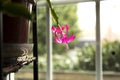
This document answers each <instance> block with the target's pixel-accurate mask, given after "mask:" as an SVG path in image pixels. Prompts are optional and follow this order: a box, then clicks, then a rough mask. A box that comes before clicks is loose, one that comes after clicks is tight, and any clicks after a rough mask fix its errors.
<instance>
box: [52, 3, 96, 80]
mask: <svg viewBox="0 0 120 80" xmlns="http://www.w3.org/2000/svg"><path fill="white" fill-rule="evenodd" d="M55 9H56V12H57V14H58V16H59V19H60V20H59V21H60V25H66V24H68V25H69V31H68V33H69V35H68V36H70V35H71V34H74V35H75V36H76V39H75V40H74V41H73V42H71V43H69V50H68V49H66V46H65V45H64V44H57V43H55V41H54V42H53V70H54V75H53V76H54V79H55V80H74V79H75V80H95V3H94V2H86V3H79V4H71V5H59V6H55ZM53 23H54V21H53ZM53 25H54V24H53ZM53 40H54V39H53Z"/></svg>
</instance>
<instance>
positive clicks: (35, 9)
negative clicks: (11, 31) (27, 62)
mask: <svg viewBox="0 0 120 80" xmlns="http://www.w3.org/2000/svg"><path fill="white" fill-rule="evenodd" d="M33 12H34V14H35V16H34V21H33V25H32V27H33V43H34V47H33V56H34V57H36V60H35V61H34V62H33V64H34V80H38V41H37V5H35V6H33Z"/></svg>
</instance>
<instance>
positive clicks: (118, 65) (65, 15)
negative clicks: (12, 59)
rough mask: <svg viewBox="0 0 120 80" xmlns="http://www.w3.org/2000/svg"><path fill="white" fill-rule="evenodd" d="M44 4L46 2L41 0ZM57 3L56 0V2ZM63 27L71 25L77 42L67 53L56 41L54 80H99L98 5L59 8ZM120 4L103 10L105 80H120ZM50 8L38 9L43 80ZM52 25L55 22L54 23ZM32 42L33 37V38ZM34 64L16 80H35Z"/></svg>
mask: <svg viewBox="0 0 120 80" xmlns="http://www.w3.org/2000/svg"><path fill="white" fill-rule="evenodd" d="M39 1H44V0H39ZM54 1H56V0H54ZM54 9H55V11H56V13H57V14H58V16H59V21H60V22H59V23H60V25H65V24H68V25H69V26H70V28H69V34H74V35H75V36H76V39H75V40H74V41H73V42H72V43H70V44H69V47H70V49H69V50H66V48H65V46H64V45H62V44H56V43H55V42H54V41H53V53H52V63H53V65H52V68H53V79H54V80H73V79H76V80H95V76H96V75H95V74H96V70H95V61H96V60H95V55H96V45H95V42H96V40H95V39H96V31H95V28H96V27H95V26H96V11H95V2H93V1H92V2H81V3H76V4H66V5H65V4H63V5H55V6H54ZM119 14H120V1H119V0H104V1H101V7H100V23H101V24H100V25H101V41H102V57H103V58H102V61H103V64H102V67H103V73H104V74H103V79H104V80H119V79H120V31H119V26H120V15H119ZM46 19H47V18H46V7H45V6H40V7H39V6H38V12H37V21H38V24H37V26H38V52H39V64H38V65H39V66H38V67H39V75H40V77H39V78H40V80H46V72H47V60H46V58H47V54H46V35H47V34H46V26H47V25H46ZM52 25H55V22H54V21H52ZM30 42H32V35H31V36H30ZM32 68H33V64H30V65H29V66H26V67H24V68H23V69H21V70H20V71H19V72H18V73H16V74H15V80H32V77H33V76H32V72H33V71H32Z"/></svg>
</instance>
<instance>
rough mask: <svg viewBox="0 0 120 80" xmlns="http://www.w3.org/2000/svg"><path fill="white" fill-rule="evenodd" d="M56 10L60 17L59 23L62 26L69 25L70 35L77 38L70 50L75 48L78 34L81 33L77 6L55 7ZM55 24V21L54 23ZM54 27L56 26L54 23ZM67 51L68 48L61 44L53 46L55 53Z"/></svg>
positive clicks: (70, 45)
mask: <svg viewBox="0 0 120 80" xmlns="http://www.w3.org/2000/svg"><path fill="white" fill-rule="evenodd" d="M54 9H55V10H56V13H57V14H58V16H59V23H60V25H61V26H62V25H65V24H68V25H69V32H68V35H69V36H70V35H71V34H74V35H75V36H76V39H75V40H74V41H73V42H72V43H70V44H69V47H70V49H73V48H74V44H75V43H76V42H77V37H78V33H80V30H79V28H78V25H77V5H75V4H72V5H61V6H60V5H59V6H55V7H54ZM53 22H54V21H53ZM53 25H56V24H54V23H53ZM65 51H66V48H65V46H64V45H60V44H56V43H54V44H53V53H59V54H61V53H64V52H65Z"/></svg>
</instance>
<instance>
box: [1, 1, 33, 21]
mask: <svg viewBox="0 0 120 80" xmlns="http://www.w3.org/2000/svg"><path fill="white" fill-rule="evenodd" d="M1 11H2V12H3V13H6V14H8V15H10V16H22V17H25V18H27V19H30V20H32V14H31V13H30V12H29V11H28V9H27V8H26V7H25V6H23V5H21V4H19V3H15V2H6V1H3V0H1V1H0V12H1Z"/></svg>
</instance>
